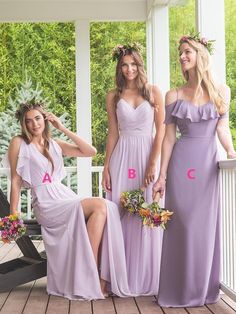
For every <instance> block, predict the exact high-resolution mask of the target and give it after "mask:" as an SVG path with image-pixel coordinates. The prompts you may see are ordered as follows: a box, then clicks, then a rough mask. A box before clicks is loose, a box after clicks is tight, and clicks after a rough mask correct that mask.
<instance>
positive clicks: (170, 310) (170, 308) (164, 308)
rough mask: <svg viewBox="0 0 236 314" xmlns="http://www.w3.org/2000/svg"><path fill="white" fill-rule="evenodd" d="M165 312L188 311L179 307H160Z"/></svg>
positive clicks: (183, 312) (185, 313) (173, 313)
mask: <svg viewBox="0 0 236 314" xmlns="http://www.w3.org/2000/svg"><path fill="white" fill-rule="evenodd" d="M162 310H163V312H164V313H165V314H187V313H188V312H187V311H186V310H185V309H184V308H180V307H162Z"/></svg>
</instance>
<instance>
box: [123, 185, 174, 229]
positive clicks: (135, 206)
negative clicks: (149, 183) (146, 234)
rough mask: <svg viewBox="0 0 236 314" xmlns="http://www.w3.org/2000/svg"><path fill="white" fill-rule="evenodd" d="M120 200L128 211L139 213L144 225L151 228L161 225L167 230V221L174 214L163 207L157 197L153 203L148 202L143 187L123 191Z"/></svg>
mask: <svg viewBox="0 0 236 314" xmlns="http://www.w3.org/2000/svg"><path fill="white" fill-rule="evenodd" d="M120 202H121V206H122V207H123V208H124V209H125V210H126V211H128V212H129V213H132V214H136V215H138V216H139V217H140V218H141V220H142V223H143V225H144V226H148V227H151V228H153V227H159V226H160V227H162V228H163V229H164V230H165V229H166V225H167V222H168V221H169V220H170V217H171V216H172V215H173V212H172V211H169V210H166V209H165V208H161V207H160V206H159V204H158V202H159V200H157V199H154V201H153V203H151V204H148V203H146V202H145V200H144V196H143V190H142V189H138V190H133V191H129V192H123V193H122V194H121V197H120Z"/></svg>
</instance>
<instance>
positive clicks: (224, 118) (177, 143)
mask: <svg viewBox="0 0 236 314" xmlns="http://www.w3.org/2000/svg"><path fill="white" fill-rule="evenodd" d="M211 50H212V41H207V40H206V39H201V38H200V37H199V35H196V36H183V37H182V38H181V40H180V44H179V61H180V65H181V69H182V72H183V76H184V78H185V80H186V83H185V84H184V85H183V86H181V87H180V88H177V89H174V90H170V91H169V92H168V93H167V94H166V107H165V108H166V118H165V123H166V131H165V137H164V141H163V146H162V157H161V169H160V175H159V178H158V180H157V182H156V183H155V185H154V187H153V193H154V194H155V193H156V192H157V191H161V194H162V195H163V193H164V191H166V203H165V207H166V208H169V209H171V210H173V211H174V216H173V219H172V221H171V222H170V223H169V225H168V230H167V231H166V232H165V233H164V238H163V253H162V262H161V277H160V291H159V297H158V302H159V304H160V305H161V306H166V307H190V306H202V305H204V304H208V303H214V302H217V300H218V298H219V274H220V243H219V238H220V234H219V223H220V220H219V210H220V207H219V205H220V203H219V186H218V171H219V170H218V155H217V146H216V139H215V136H216V133H217V134H218V136H219V139H220V142H221V143H222V145H223V147H224V149H225V150H226V152H227V154H228V156H229V158H236V153H235V151H234V148H233V144H232V139H231V134H230V130H229V119H228V111H229V104H230V91H229V88H228V87H227V86H218V85H216V84H215V83H214V81H213V79H212V74H211V70H210V53H209V52H211ZM176 127H178V128H179V131H180V133H181V136H180V138H179V139H178V140H176Z"/></svg>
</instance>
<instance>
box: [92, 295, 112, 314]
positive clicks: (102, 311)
mask: <svg viewBox="0 0 236 314" xmlns="http://www.w3.org/2000/svg"><path fill="white" fill-rule="evenodd" d="M92 310H93V314H115V313H116V311H115V308H114V304H113V301H112V298H107V299H105V300H97V301H92Z"/></svg>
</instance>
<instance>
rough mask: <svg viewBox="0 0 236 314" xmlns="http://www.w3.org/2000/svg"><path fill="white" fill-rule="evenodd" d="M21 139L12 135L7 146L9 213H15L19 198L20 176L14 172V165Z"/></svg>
mask: <svg viewBox="0 0 236 314" xmlns="http://www.w3.org/2000/svg"><path fill="white" fill-rule="evenodd" d="M21 141H22V139H21V138H20V137H19V136H16V137H14V138H13V139H12V140H11V142H10V145H9V148H8V159H9V163H10V170H11V192H10V212H11V214H17V208H18V203H19V198H20V190H21V185H22V178H21V177H20V176H19V175H18V173H17V172H16V165H17V160H18V154H19V150H20V144H21Z"/></svg>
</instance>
